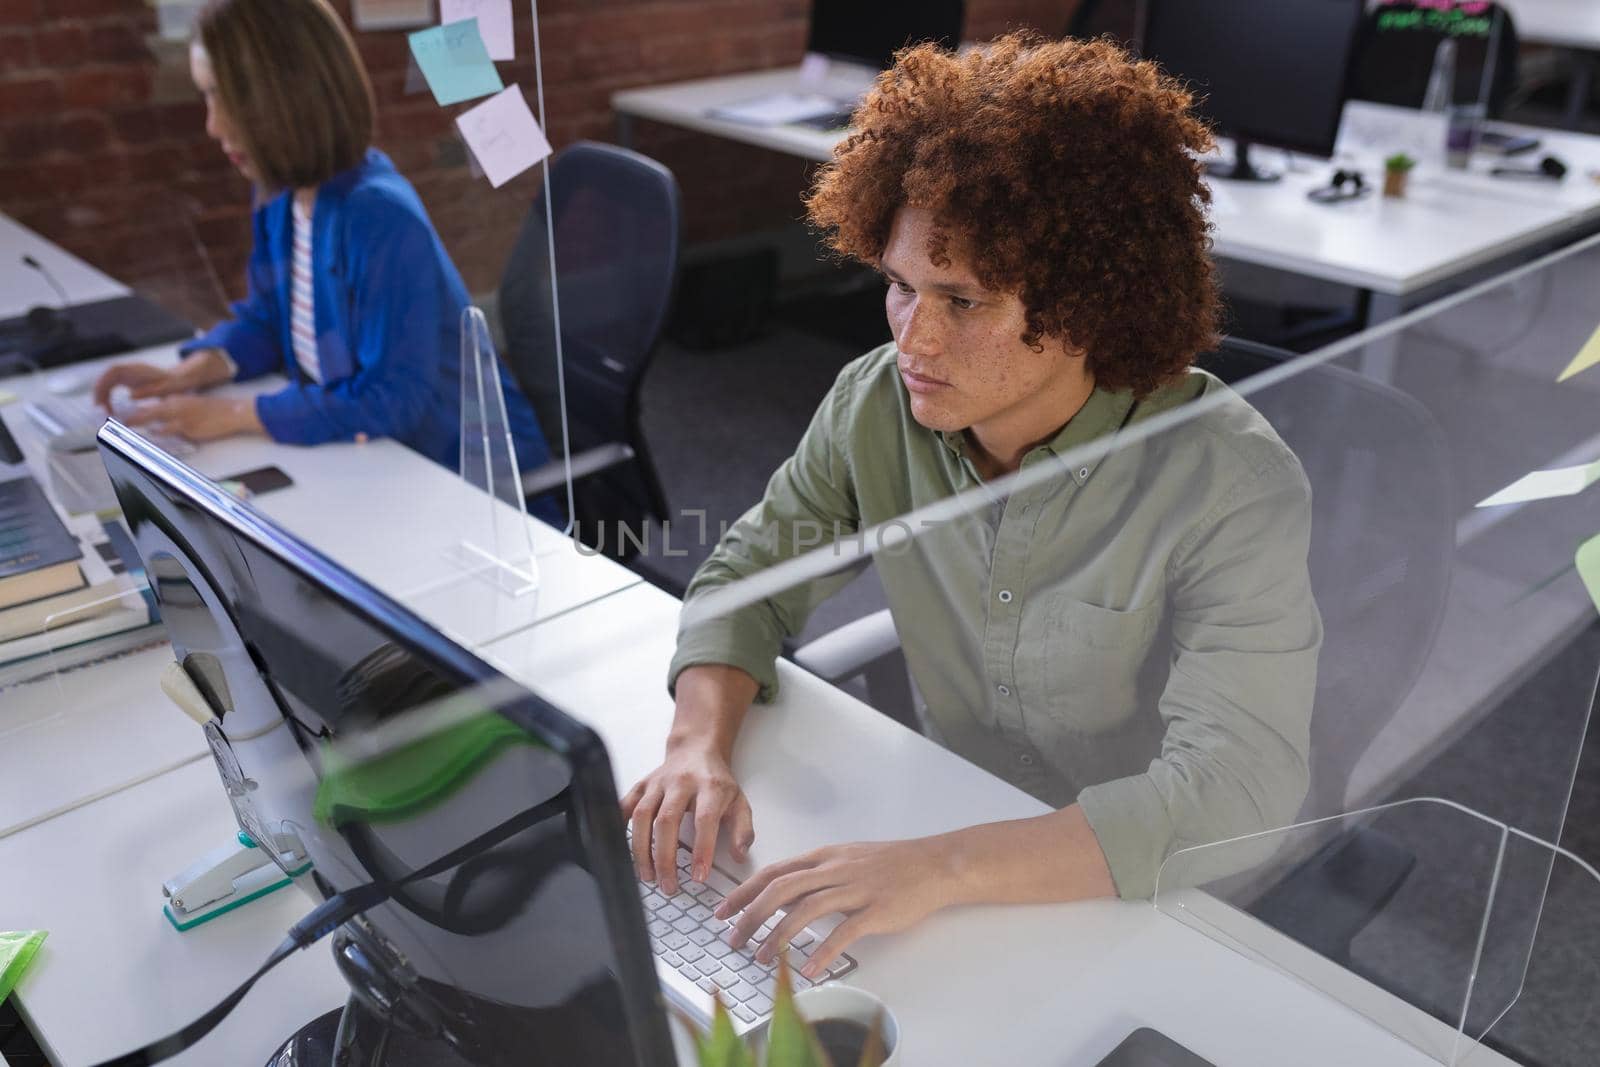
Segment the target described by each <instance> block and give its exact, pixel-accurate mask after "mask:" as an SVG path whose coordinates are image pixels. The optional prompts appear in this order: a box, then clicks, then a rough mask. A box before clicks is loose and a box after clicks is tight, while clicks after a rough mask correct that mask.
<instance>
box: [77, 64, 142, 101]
mask: <svg viewBox="0 0 1600 1067" xmlns="http://www.w3.org/2000/svg"><path fill="white" fill-rule="evenodd" d="M149 97H150V71H149V70H148V69H146V68H144V67H138V66H119V67H92V68H88V69H85V70H80V71H74V72H72V73H70V74H68V75H66V76H65V77H64V78H63V81H62V99H63V100H64V102H65V103H66V105H67V106H68V107H73V108H76V107H84V108H101V109H103V108H112V107H122V106H125V105H128V104H141V103H144V102H145V101H146V100H148V99H149Z"/></svg>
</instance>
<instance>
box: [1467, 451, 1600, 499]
mask: <svg viewBox="0 0 1600 1067" xmlns="http://www.w3.org/2000/svg"><path fill="white" fill-rule="evenodd" d="M1595 482H1600V460H1597V461H1595V462H1594V463H1586V464H1583V465H1582V466H1578V467H1556V468H1555V469H1553V470H1547V471H1534V472H1533V473H1532V474H1524V475H1523V476H1522V477H1521V478H1518V479H1517V480H1516V481H1514V482H1512V483H1511V484H1510V485H1508V486H1506V487H1505V488H1504V489H1502V490H1500V491H1499V492H1498V493H1495V494H1494V495H1493V496H1489V497H1485V498H1484V499H1482V500H1480V501H1478V507H1480V508H1496V507H1502V506H1504V505H1506V504H1526V503H1528V502H1529V501H1531V500H1549V499H1551V498H1553V497H1558V496H1577V495H1578V494H1579V493H1581V492H1583V491H1584V490H1585V489H1587V488H1589V487H1590V486H1591V485H1593V484H1594V483H1595Z"/></svg>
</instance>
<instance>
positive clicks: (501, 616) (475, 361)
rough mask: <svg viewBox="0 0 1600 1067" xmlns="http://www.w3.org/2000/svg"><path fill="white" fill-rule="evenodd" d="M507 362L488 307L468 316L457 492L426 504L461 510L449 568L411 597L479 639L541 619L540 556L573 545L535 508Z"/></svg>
mask: <svg viewBox="0 0 1600 1067" xmlns="http://www.w3.org/2000/svg"><path fill="white" fill-rule="evenodd" d="M499 369H500V362H499V359H498V358H497V356H496V354H495V348H494V341H493V340H492V338H491V336H490V333H489V325H488V321H487V320H486V319H485V317H484V314H483V312H482V311H481V310H480V309H478V308H476V307H469V308H467V309H466V310H465V311H463V312H462V316H461V446H460V467H459V470H460V475H461V483H462V484H461V489H462V492H461V493H460V494H459V495H453V496H451V497H450V498H449V499H445V500H440V501H430V502H428V505H427V506H431V507H446V508H451V509H453V510H454V511H455V518H454V520H453V521H454V523H455V526H456V532H455V535H454V536H453V538H452V539H451V541H450V543H449V544H448V545H446V546H444V548H443V554H444V558H445V562H446V565H447V566H446V568H445V569H446V571H447V574H446V575H445V576H444V577H442V578H436V579H434V580H432V581H430V582H429V583H427V584H426V585H424V586H422V587H420V588H418V589H416V590H413V591H412V592H410V593H409V594H407V595H406V597H405V599H406V601H407V602H408V603H410V604H411V605H412V606H413V607H414V608H415V609H416V610H417V611H419V612H420V613H421V614H422V615H423V616H424V617H425V618H427V619H428V620H429V621H430V622H432V623H434V624H435V625H437V626H438V627H439V628H440V629H441V630H443V631H445V632H447V633H449V634H451V635H452V636H453V637H455V638H457V639H458V640H460V641H462V642H463V643H465V644H466V645H468V646H469V647H478V646H482V645H484V644H487V643H489V642H491V641H493V640H495V639H497V638H500V637H504V636H506V635H508V634H510V633H513V632H515V631H518V630H523V629H526V628H528V627H530V626H532V625H533V624H534V623H536V622H537V621H538V620H539V617H540V615H539V611H540V608H539V604H540V597H539V586H540V583H539V559H540V557H541V556H554V555H558V554H560V553H563V552H565V551H567V550H568V549H569V546H568V545H567V543H566V540H565V539H564V538H563V537H562V536H561V535H560V533H559V532H558V531H556V530H554V529H553V528H551V529H548V530H546V529H545V528H544V527H543V526H542V525H541V524H540V523H538V521H537V520H535V519H532V518H531V517H530V516H529V515H528V509H527V503H526V501H525V499H524V497H523V495H522V472H521V470H520V469H519V467H518V463H517V453H516V444H515V440H514V438H513V437H512V433H511V426H510V423H509V420H508V418H507V416H506V402H505V393H504V391H503V389H502V388H501V384H500V373H499Z"/></svg>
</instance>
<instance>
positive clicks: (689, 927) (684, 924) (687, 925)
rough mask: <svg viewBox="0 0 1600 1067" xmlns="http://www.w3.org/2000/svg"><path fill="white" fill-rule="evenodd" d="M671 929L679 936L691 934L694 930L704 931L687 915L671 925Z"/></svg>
mask: <svg viewBox="0 0 1600 1067" xmlns="http://www.w3.org/2000/svg"><path fill="white" fill-rule="evenodd" d="M672 928H673V929H674V930H676V931H678V933H680V934H692V933H694V932H695V931H696V930H704V929H705V927H703V926H701V925H700V924H699V923H697V922H695V921H694V920H693V919H691V918H689V916H687V915H683V916H682V917H681V918H679V919H678V921H677V922H675V923H673V924H672Z"/></svg>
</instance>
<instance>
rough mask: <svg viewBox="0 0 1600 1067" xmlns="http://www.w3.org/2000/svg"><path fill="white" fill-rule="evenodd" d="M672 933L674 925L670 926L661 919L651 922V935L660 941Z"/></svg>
mask: <svg viewBox="0 0 1600 1067" xmlns="http://www.w3.org/2000/svg"><path fill="white" fill-rule="evenodd" d="M670 933H672V927H670V926H668V925H667V924H666V923H664V922H661V921H660V920H659V919H658V920H656V921H655V922H652V923H651V924H650V936H651V937H653V938H655V939H657V940H658V941H659V940H660V939H661V938H663V937H666V936H667V935H668V934H670Z"/></svg>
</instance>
